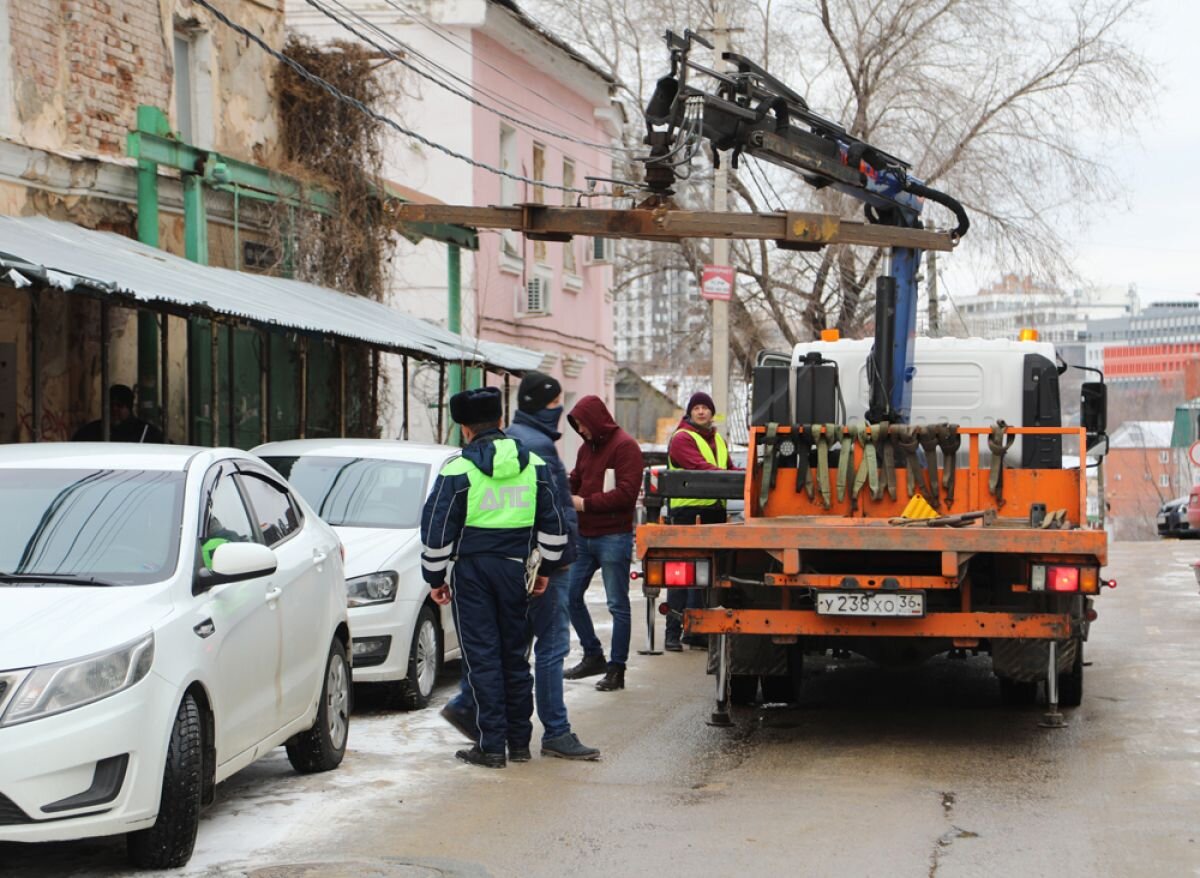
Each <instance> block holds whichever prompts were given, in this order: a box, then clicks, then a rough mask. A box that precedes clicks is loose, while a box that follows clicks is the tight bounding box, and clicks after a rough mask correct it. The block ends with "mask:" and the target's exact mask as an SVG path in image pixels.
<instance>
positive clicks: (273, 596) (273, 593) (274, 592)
mask: <svg viewBox="0 0 1200 878" xmlns="http://www.w3.org/2000/svg"><path fill="white" fill-rule="evenodd" d="M281 594H283V589H282V588H280V587H279V586H278V585H277V586H275V587H273V588H268V589H267V593H266V595H264V597H265V598H266V599H267V603H268V604H269V603H271V601H276V600H279V596H280V595H281Z"/></svg>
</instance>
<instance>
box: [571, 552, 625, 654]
mask: <svg viewBox="0 0 1200 878" xmlns="http://www.w3.org/2000/svg"><path fill="white" fill-rule="evenodd" d="M576 551H577V555H576V557H575V561H574V563H572V564H571V585H570V588H569V590H568V601H567V607H568V608H569V610H570V615H571V624H572V625H573V626H574V627H575V633H576V634H578V635H579V643H580V645H581V646H582V647H583V654H584V655H599V656H603V655H604V646H603V645H602V644H601V643H600V638H598V637H597V636H596V629H595V627H594V626H593V625H592V617H591V615H590V614H589V613H588V609H587V605H586V604H585V603H584V601H583V595H584V593H585V592H586V591H587V587H588V585H589V583H591V581H592V576H593V575H594V574H595V573H596V571H597V570H599V571H600V575H601V577H602V578H603V579H604V591H605V594H607V595H608V611H609V612H610V613H612V618H613V631H612V652H611V653H610V654H609V659H608V662H609V664H610V665H617V666H619V667H622V668H623V667H625V662H626V661H627V660H628V659H629V631H630V614H629V564H630V561H631V560H632V558H633V534H631V533H622V534H605V535H604V536H600V537H585V536H581V537H580V538H579V542H578V543H577V544H576Z"/></svg>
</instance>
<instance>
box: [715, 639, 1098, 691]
mask: <svg viewBox="0 0 1200 878" xmlns="http://www.w3.org/2000/svg"><path fill="white" fill-rule="evenodd" d="M1049 643H1050V642H1049V641H1048V640H993V641H992V671H993V672H994V673H995V674H996V676H997V677H1006V678H1008V679H1010V680H1018V681H1020V682H1024V683H1029V682H1034V681H1036V680H1044V679H1046V663H1047V662H1049V660H1050V654H1049V650H1050V646H1049ZM1077 644H1078V641H1077V640H1074V639H1072V640H1060V641H1058V655H1057V657H1056V658H1057V664H1058V672H1059V673H1060V674H1065V673H1067V672H1068V671H1070V670H1071V666H1072V665H1073V664H1074V662H1075V648H1076V645H1077ZM710 661H711V659H710Z"/></svg>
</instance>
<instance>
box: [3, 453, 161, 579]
mask: <svg viewBox="0 0 1200 878" xmlns="http://www.w3.org/2000/svg"><path fill="white" fill-rule="evenodd" d="M183 490H184V475H183V473H182V472H149V471H144V470H112V469H20V470H17V469H0V573H3V574H14V578H17V577H19V578H20V579H22V580H26V581H28V580H29V579H31V578H35V577H37V576H46V577H62V578H64V579H68V580H69V579H70V578H79V579H80V581H83V580H85V579H89V578H90V579H95V580H97V581H99V582H102V583H106V584H115V585H142V584H145V583H149V582H159V581H161V580H163V579H164V578H166V577H167V576H169V575H170V574H171V572H172V571H174V569H175V561H176V559H177V558H178V557H179V534H180V530H179V528H180V519H181V517H182V514H183ZM99 582H98V584H99Z"/></svg>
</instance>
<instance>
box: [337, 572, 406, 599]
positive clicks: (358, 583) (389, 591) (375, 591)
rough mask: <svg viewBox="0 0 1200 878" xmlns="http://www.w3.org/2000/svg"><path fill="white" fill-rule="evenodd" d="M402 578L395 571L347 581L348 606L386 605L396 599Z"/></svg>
mask: <svg viewBox="0 0 1200 878" xmlns="http://www.w3.org/2000/svg"><path fill="white" fill-rule="evenodd" d="M399 582H400V577H399V576H397V575H396V573H395V571H392V570H383V571H380V572H379V573H368V574H367V575H366V576H356V577H354V578H353V579H347V580H346V606H348V607H365V606H369V605H370V604H386V603H389V602H391V601H394V600H395V599H396V589H397V586H398V584H399Z"/></svg>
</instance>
